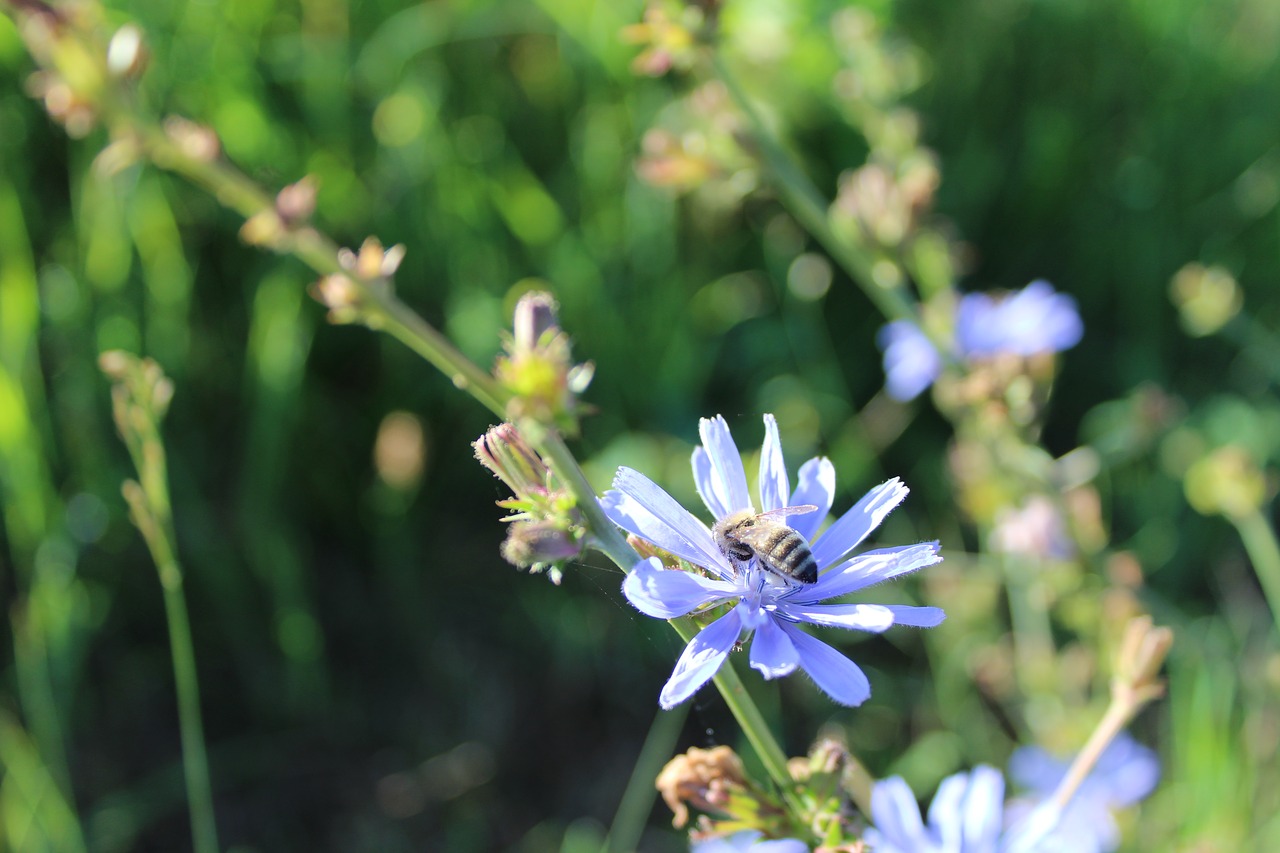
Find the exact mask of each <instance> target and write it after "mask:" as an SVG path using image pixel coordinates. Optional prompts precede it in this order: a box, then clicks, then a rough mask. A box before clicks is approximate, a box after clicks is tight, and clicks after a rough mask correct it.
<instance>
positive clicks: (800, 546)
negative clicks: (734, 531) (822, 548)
mask: <svg viewBox="0 0 1280 853" xmlns="http://www.w3.org/2000/svg"><path fill="white" fill-rule="evenodd" d="M765 553H766V554H767V555H768V560H767V562H769V563H771V564H772V565H771V566H770V568H776V569H778V570H780V571H781V572H782V573H783V574H786V575H790V576H791V577H793V578H795V579H796V580H798V581H800V582H801V583H813V582H815V581H816V580H817V579H818V561H817V560H815V559H814V557H813V552H812V551H810V550H809V543H807V542H805V541H804V537H803V536H801V535H800V534H799V533H797V532H796V531H794V530H792V529H790V528H784V529H782V530H778V531H775V535H774V536H773V537H772V541H771V542H770V543H769V546H768V547H767V548H766V549H765Z"/></svg>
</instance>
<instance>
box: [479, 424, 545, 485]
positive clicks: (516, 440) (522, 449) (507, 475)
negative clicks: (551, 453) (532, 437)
mask: <svg viewBox="0 0 1280 853" xmlns="http://www.w3.org/2000/svg"><path fill="white" fill-rule="evenodd" d="M471 447H472V449H473V450H474V451H475V454H476V459H477V460H479V462H480V464H481V465H483V466H484V467H486V468H488V469H489V470H490V471H492V472H493V474H494V476H496V477H497V478H498V479H499V480H501V481H502V482H504V483H506V484H507V486H508V487H509V488H510V489H511V493H512V494H514V495H515V496H516V497H517V498H524V497H527V496H529V495H530V494H546V492H547V486H548V483H549V480H550V476H551V470H550V469H549V468H548V467H547V463H546V462H544V461H543V460H542V457H541V456H539V455H538V453H537V451H535V450H534V449H533V448H532V447H531V446H529V443H528V442H527V441H525V439H524V436H522V435H521V434H520V431H519V430H517V429H516V428H515V426H513V425H512V424H508V423H503V424H498V425H497V426H496V427H490V428H489V431H488V432H486V433H485V434H484V435H482V436H480V437H479V438H477V439H476V440H475V441H473V442H472V443H471Z"/></svg>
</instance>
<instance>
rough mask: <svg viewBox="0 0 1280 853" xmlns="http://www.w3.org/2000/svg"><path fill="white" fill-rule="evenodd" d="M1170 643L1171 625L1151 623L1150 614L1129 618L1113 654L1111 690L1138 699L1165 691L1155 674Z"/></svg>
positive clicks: (1139, 700)
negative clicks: (1113, 673) (1158, 625)
mask: <svg viewBox="0 0 1280 853" xmlns="http://www.w3.org/2000/svg"><path fill="white" fill-rule="evenodd" d="M1172 645H1173V631H1172V629H1170V628H1166V627H1159V628H1157V627H1154V625H1153V624H1152V621H1151V617H1150V616H1137V617H1135V618H1133V619H1131V620H1129V624H1128V625H1127V626H1126V627H1125V633H1124V638H1123V639H1122V640H1121V642H1120V649H1119V651H1118V653H1117V654H1116V659H1115V664H1114V672H1115V675H1114V676H1113V678H1112V686H1111V689H1112V692H1113V693H1123V694H1125V695H1126V696H1130V697H1132V698H1133V699H1134V700H1135V701H1137V702H1139V703H1143V702H1148V701H1150V700H1152V699H1155V698H1158V697H1159V696H1160V695H1161V694H1163V693H1164V683H1163V682H1162V681H1161V680H1160V679H1159V677H1158V676H1159V674H1160V667H1161V666H1163V665H1164V659H1165V658H1166V657H1167V656H1168V654H1169V648H1170V647H1171V646H1172Z"/></svg>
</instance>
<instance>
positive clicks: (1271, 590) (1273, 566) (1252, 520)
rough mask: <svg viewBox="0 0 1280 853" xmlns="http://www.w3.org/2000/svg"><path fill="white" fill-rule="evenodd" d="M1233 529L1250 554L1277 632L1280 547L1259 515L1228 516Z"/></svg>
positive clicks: (1254, 512) (1279, 621)
mask: <svg viewBox="0 0 1280 853" xmlns="http://www.w3.org/2000/svg"><path fill="white" fill-rule="evenodd" d="M1228 518H1229V519H1230V521H1231V523H1232V524H1234V525H1235V527H1236V530H1237V531H1238V532H1239V534H1240V539H1241V541H1242V542H1244V547H1245V550H1246V551H1248V552H1249V560H1250V562H1252V563H1253V570H1254V572H1255V573H1256V574H1257V575H1258V582H1259V583H1261V584H1262V592H1263V594H1264V595H1265V596H1266V598H1267V604H1269V605H1270V606H1271V617H1272V618H1273V619H1274V620H1275V622H1276V628H1277V630H1280V544H1277V542H1276V533H1275V530H1273V529H1272V527H1271V525H1270V523H1268V521H1267V519H1266V517H1265V516H1263V514H1262V513H1261V512H1259V511H1258V510H1254V511H1252V512H1249V513H1247V514H1244V515H1238V516H1235V515H1233V516H1228Z"/></svg>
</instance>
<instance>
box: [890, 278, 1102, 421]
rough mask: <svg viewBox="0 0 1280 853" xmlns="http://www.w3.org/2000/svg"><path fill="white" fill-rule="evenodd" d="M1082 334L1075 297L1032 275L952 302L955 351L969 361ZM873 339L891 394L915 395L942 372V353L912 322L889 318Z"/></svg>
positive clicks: (1034, 350)
mask: <svg viewBox="0 0 1280 853" xmlns="http://www.w3.org/2000/svg"><path fill="white" fill-rule="evenodd" d="M1083 334H1084V325H1083V323H1081V321H1080V312H1079V311H1077V310H1076V301H1075V299H1073V298H1072V297H1071V296H1069V295H1067V294H1065V293H1058V292H1057V291H1055V290H1054V289H1053V287H1052V285H1050V284H1049V283H1048V282H1047V281H1041V280H1037V281H1033V282H1031V283H1030V284H1028V285H1027V286H1026V287H1024V288H1023V289H1022V290H1019V291H1016V292H1014V293H1010V294H1007V295H1003V296H991V295H989V294H985V293H969V294H965V295H964V296H962V297H961V298H960V303H959V305H958V307H957V308H956V325H955V353H954V355H955V357H956V358H957V359H958V360H960V361H971V360H974V359H981V358H987V357H990V356H994V355H999V354H1001V353H1012V354H1014V355H1020V356H1031V355H1036V354H1038V353H1045V352H1061V351H1062V350H1065V349H1070V348H1071V347H1073V346H1075V345H1076V344H1077V343H1079V342H1080V338H1081V336H1082V335H1083ZM876 341H877V343H878V344H879V346H880V349H882V350H883V351H884V372H885V389H886V390H887V391H888V392H889V395H890V396H891V397H893V398H894V399H897V400H903V401H905V400H910V399H912V398H914V397H915V396H917V395H918V394H919V393H920V392H921V391H923V390H924V389H926V388H928V387H929V386H930V385H931V384H933V381H934V380H935V379H937V378H938V374H939V373H941V372H942V357H941V355H940V354H939V353H938V351H937V349H935V348H934V346H933V344H932V343H931V342H930V341H929V339H928V338H927V337H926V336H925V334H924V332H922V331H921V330H920V329H919V328H918V327H917V326H916V325H915V324H914V323H911V322H908V321H906V320H894V321H893V322H891V323H888V324H886V325H885V326H884V327H883V328H882V329H881V330H880V334H879V335H878V336H877V338H876Z"/></svg>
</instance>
